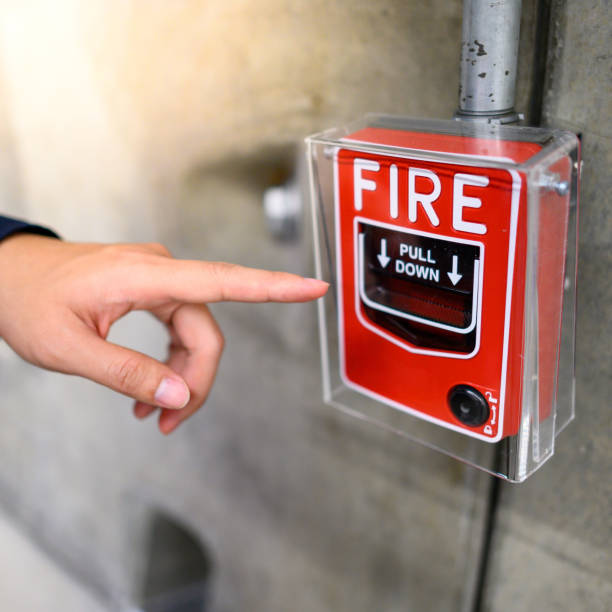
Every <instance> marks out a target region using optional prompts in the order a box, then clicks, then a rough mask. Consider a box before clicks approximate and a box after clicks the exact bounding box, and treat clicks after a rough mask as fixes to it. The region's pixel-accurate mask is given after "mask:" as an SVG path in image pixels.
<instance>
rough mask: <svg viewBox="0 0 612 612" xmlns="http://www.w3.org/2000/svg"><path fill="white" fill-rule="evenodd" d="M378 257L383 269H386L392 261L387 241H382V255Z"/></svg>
mask: <svg viewBox="0 0 612 612" xmlns="http://www.w3.org/2000/svg"><path fill="white" fill-rule="evenodd" d="M376 257H378V261H379V262H380V265H381V266H382V267H383V268H386V267H387V264H388V263H389V262H390V261H391V258H390V257H388V256H387V241H386V240H385V239H384V238H383V239H382V240H381V241H380V255H377V256H376Z"/></svg>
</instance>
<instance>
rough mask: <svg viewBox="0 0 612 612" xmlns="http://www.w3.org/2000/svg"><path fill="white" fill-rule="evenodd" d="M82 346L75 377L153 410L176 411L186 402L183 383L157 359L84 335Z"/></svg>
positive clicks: (186, 397) (187, 397)
mask: <svg viewBox="0 0 612 612" xmlns="http://www.w3.org/2000/svg"><path fill="white" fill-rule="evenodd" d="M83 340H85V338H83ZM81 346H82V347H83V349H84V350H83V351H80V353H81V354H80V355H79V358H78V365H76V366H75V367H74V368H73V373H74V374H77V375H79V376H83V377H85V378H89V379H90V380H93V381H95V382H97V383H100V384H102V385H104V386H105V387H110V388H111V389H114V390H115V391H118V392H119V393H123V394H124V395H127V396H129V397H132V398H134V399H135V400H137V401H139V402H144V403H145V404H149V405H152V406H160V407H163V408H175V409H179V408H183V407H184V406H186V405H187V403H188V402H189V398H190V392H189V387H188V386H187V384H186V383H185V381H184V380H183V379H182V378H181V377H180V376H179V375H178V374H177V373H176V372H174V371H172V370H171V369H170V368H169V367H168V366H167V365H165V364H163V363H160V362H159V361H157V360H156V359H153V358H152V357H149V356H148V355H144V354H143V353H139V352H138V351H133V350H131V349H127V348H125V347H123V346H119V345H117V344H113V343H112V342H107V341H106V340H103V339H102V338H100V337H99V336H95V335H89V334H87V336H86V341H84V342H82V344H81Z"/></svg>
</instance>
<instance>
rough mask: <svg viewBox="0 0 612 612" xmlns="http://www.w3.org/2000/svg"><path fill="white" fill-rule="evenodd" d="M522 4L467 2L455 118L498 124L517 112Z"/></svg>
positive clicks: (512, 119)
mask: <svg viewBox="0 0 612 612" xmlns="http://www.w3.org/2000/svg"><path fill="white" fill-rule="evenodd" d="M520 25H521V0H464V1H463V34H462V41H461V84H460V87H459V108H458V110H457V113H456V114H455V117H456V118H457V119H468V120H470V119H471V120H476V121H489V122H495V123H513V122H515V121H517V120H518V118H519V117H518V115H517V113H516V112H515V111H514V97H515V89H516V65H517V58H518V45H519V32H520Z"/></svg>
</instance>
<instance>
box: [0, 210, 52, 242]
mask: <svg viewBox="0 0 612 612" xmlns="http://www.w3.org/2000/svg"><path fill="white" fill-rule="evenodd" d="M18 233H26V234H38V235H40V236H49V237H51V238H59V236H58V235H57V234H56V233H55V232H54V231H52V230H50V229H47V228H46V227H41V226H40V225H32V224H31V223H28V222H27V221H21V220H20V219H11V218H9V217H3V216H1V215H0V240H3V239H4V238H8V237H9V236H12V235H13V234H18Z"/></svg>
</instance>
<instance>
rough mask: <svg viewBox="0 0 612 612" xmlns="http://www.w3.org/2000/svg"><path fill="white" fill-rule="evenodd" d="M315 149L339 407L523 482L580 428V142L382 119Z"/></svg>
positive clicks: (331, 387)
mask: <svg viewBox="0 0 612 612" xmlns="http://www.w3.org/2000/svg"><path fill="white" fill-rule="evenodd" d="M307 145H308V152H307V155H308V160H309V167H310V187H311V203H312V219H313V226H314V241H315V260H316V269H317V275H318V277H319V278H322V279H324V280H326V281H328V282H330V283H331V285H332V286H331V289H330V291H329V292H328V294H327V296H326V297H325V298H324V299H322V300H321V301H320V303H319V315H320V336H321V349H322V351H321V359H322V369H323V393H324V399H325V401H326V402H327V403H329V404H331V405H332V406H335V407H337V408H339V409H341V410H343V411H345V412H348V413H350V414H352V415H354V416H356V417H358V418H362V419H366V420H368V421H371V422H373V423H376V424H377V425H379V426H381V427H385V428H387V429H389V430H392V431H395V432H397V433H398V434H401V435H403V436H405V437H407V438H410V439H412V440H415V441H418V442H421V443H423V444H425V445H427V446H429V447H431V448H434V449H437V450H440V451H442V452H444V453H446V454H449V455H451V456H453V457H456V458H457V459H460V460H462V461H465V462H467V463H469V464H471V465H473V466H476V467H479V468H481V469H483V470H486V471H487V472H490V473H492V474H495V475H497V476H500V477H502V478H505V479H507V480H511V481H515V482H520V481H523V480H525V478H527V477H528V476H529V475H530V474H531V473H532V472H533V471H534V470H536V469H537V468H538V467H539V466H540V465H542V464H543V463H544V462H545V461H546V460H547V459H548V458H549V457H551V456H552V454H553V452H554V443H555V437H556V435H557V433H558V432H559V431H560V430H561V429H563V427H564V426H565V425H566V424H567V423H568V422H569V421H570V420H571V419H572V418H573V415H574V320H575V295H576V284H575V281H576V238H577V233H576V232H577V194H578V175H579V168H580V166H579V159H578V156H579V143H578V139H577V138H576V136H575V135H574V134H572V133H570V132H564V131H558V130H548V129H540V128H525V127H508V126H499V125H478V124H474V123H465V122H459V121H420V120H413V119H405V118H400V117H389V116H380V115H372V116H368V117H366V118H364V119H362V120H361V121H359V122H356V123H355V124H352V125H349V126H347V127H345V128H341V129H332V130H328V131H326V132H323V133H321V134H316V135H314V136H311V137H309V138H308V139H307Z"/></svg>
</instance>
